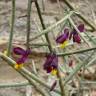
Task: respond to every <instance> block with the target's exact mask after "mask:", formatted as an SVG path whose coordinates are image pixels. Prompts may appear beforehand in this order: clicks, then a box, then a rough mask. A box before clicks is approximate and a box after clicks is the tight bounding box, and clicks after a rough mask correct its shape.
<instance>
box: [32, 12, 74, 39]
mask: <svg viewBox="0 0 96 96" xmlns="http://www.w3.org/2000/svg"><path fill="white" fill-rule="evenodd" d="M73 12H74V11H71V12H70V13H69V14H68V15H66V16H65V17H64V18H62V19H61V20H60V21H58V22H57V23H55V24H53V25H51V26H49V27H47V28H46V29H45V30H43V31H42V32H40V33H39V34H37V35H36V36H34V37H33V38H31V39H30V41H32V40H34V39H37V38H38V37H40V36H42V35H44V34H46V33H49V32H50V31H51V30H52V29H53V28H55V27H57V26H58V25H60V24H61V23H63V22H64V21H65V20H66V19H68V17H70V16H71V15H72V14H73Z"/></svg>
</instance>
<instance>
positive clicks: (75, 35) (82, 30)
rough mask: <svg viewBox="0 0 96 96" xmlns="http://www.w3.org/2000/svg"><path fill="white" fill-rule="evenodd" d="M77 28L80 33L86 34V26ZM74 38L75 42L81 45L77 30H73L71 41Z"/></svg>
mask: <svg viewBox="0 0 96 96" xmlns="http://www.w3.org/2000/svg"><path fill="white" fill-rule="evenodd" d="M77 28H78V30H79V31H80V32H84V24H80V25H79V26H78V27H77ZM72 37H73V42H77V43H81V38H80V35H79V34H78V32H77V31H76V30H75V29H73V30H72V32H71V33H70V36H69V39H71V38H72Z"/></svg>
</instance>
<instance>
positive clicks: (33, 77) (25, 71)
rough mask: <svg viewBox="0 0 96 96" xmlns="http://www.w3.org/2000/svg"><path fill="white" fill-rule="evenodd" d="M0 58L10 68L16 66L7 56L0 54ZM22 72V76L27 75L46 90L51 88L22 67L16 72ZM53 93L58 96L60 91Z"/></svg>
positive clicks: (55, 90)
mask: <svg viewBox="0 0 96 96" xmlns="http://www.w3.org/2000/svg"><path fill="white" fill-rule="evenodd" d="M0 57H1V58H2V59H4V60H5V61H6V62H8V64H9V65H10V66H12V67H14V64H16V62H15V61H14V60H12V59H11V58H9V57H8V56H5V55H4V54H3V53H1V52H0ZM16 71H17V72H18V71H21V72H23V73H24V74H27V75H28V76H29V77H30V78H32V79H33V80H35V81H36V82H38V83H40V84H41V85H43V86H45V87H46V88H48V89H50V88H51V86H49V85H47V84H46V82H44V81H42V80H40V77H39V78H38V77H36V76H35V75H34V74H33V73H31V72H29V71H28V70H26V69H25V68H24V67H23V68H21V69H20V70H16ZM53 91H54V92H56V93H58V94H60V91H58V90H57V89H54V90H53Z"/></svg>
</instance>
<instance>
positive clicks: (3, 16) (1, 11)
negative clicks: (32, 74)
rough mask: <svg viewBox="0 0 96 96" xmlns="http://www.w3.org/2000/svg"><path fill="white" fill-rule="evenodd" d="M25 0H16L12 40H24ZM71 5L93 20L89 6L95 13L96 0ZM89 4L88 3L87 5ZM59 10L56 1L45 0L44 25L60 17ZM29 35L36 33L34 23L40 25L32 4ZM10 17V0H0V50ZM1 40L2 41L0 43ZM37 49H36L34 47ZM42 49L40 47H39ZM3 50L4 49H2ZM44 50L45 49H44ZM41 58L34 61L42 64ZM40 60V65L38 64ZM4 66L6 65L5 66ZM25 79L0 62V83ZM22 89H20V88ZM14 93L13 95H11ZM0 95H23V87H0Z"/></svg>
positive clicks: (5, 42) (82, 0)
mask: <svg viewBox="0 0 96 96" xmlns="http://www.w3.org/2000/svg"><path fill="white" fill-rule="evenodd" d="M27 1H28V0H16V21H15V31H14V33H15V34H14V41H15V42H16V41H20V42H21V41H23V42H25V40H26V37H25V35H26V17H23V16H25V15H26V12H27ZM38 1H39V4H40V7H41V10H42V12H43V7H42V3H41V0H38ZM70 1H71V3H72V4H73V6H75V8H76V9H78V10H80V12H82V13H83V14H84V15H85V16H86V17H88V20H91V21H95V20H94V16H93V14H92V12H91V11H92V10H90V6H91V7H92V8H93V10H94V13H95V15H96V0H90V1H89V3H88V2H87V0H70ZM61 4H62V6H64V7H65V5H64V4H63V2H62V3H61ZM88 4H89V5H88ZM46 13H47V14H46ZM58 14H60V10H59V8H58V5H57V4H56V3H50V2H49V0H45V14H43V19H44V22H45V24H46V26H49V25H51V24H53V23H55V22H56V17H58V18H59V19H60V18H61V17H62V16H60V17H59V15H58ZM31 18H32V19H31V32H32V33H31V34H32V35H31V37H32V36H35V35H36V34H37V33H38V30H37V27H36V26H35V25H34V24H35V23H37V24H38V25H40V22H39V19H38V16H37V13H36V8H35V5H34V4H33V6H32V14H31ZM10 19H11V1H10V0H0V45H1V48H0V50H3V49H5V48H6V47H2V44H3V46H6V44H7V43H8V36H9V33H10ZM2 42H3V43H2ZM34 42H37V43H39V42H41V41H40V40H36V41H33V43H34ZM35 50H38V49H35ZM40 50H41V51H42V49H40ZM3 51H4V50H3ZM45 51H46V50H45ZM41 61H42V62H43V60H42V59H40V58H39V59H36V60H35V63H36V64H37V66H38V64H39V67H40V66H41V65H42V62H41ZM40 62H41V65H40ZM5 66H6V67H5ZM22 81H25V79H24V78H22V76H20V75H19V74H18V73H17V72H16V71H14V70H13V69H12V68H11V67H9V66H8V65H7V64H5V63H4V64H3V63H0V83H8V82H22ZM19 89H20V90H21V91H22V90H23V91H22V92H21V91H20V90H19ZM13 94H14V95H13ZM0 96H25V87H22V88H8V89H7V88H5V89H3V88H2V89H0ZM32 96H38V95H32Z"/></svg>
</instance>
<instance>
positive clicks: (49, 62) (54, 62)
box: [43, 53, 58, 73]
mask: <svg viewBox="0 0 96 96" xmlns="http://www.w3.org/2000/svg"><path fill="white" fill-rule="evenodd" d="M57 67H58V57H57V56H56V54H53V53H51V54H49V55H47V58H46V61H45V63H44V65H43V68H44V70H46V71H47V73H50V72H51V71H52V70H53V69H57Z"/></svg>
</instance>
